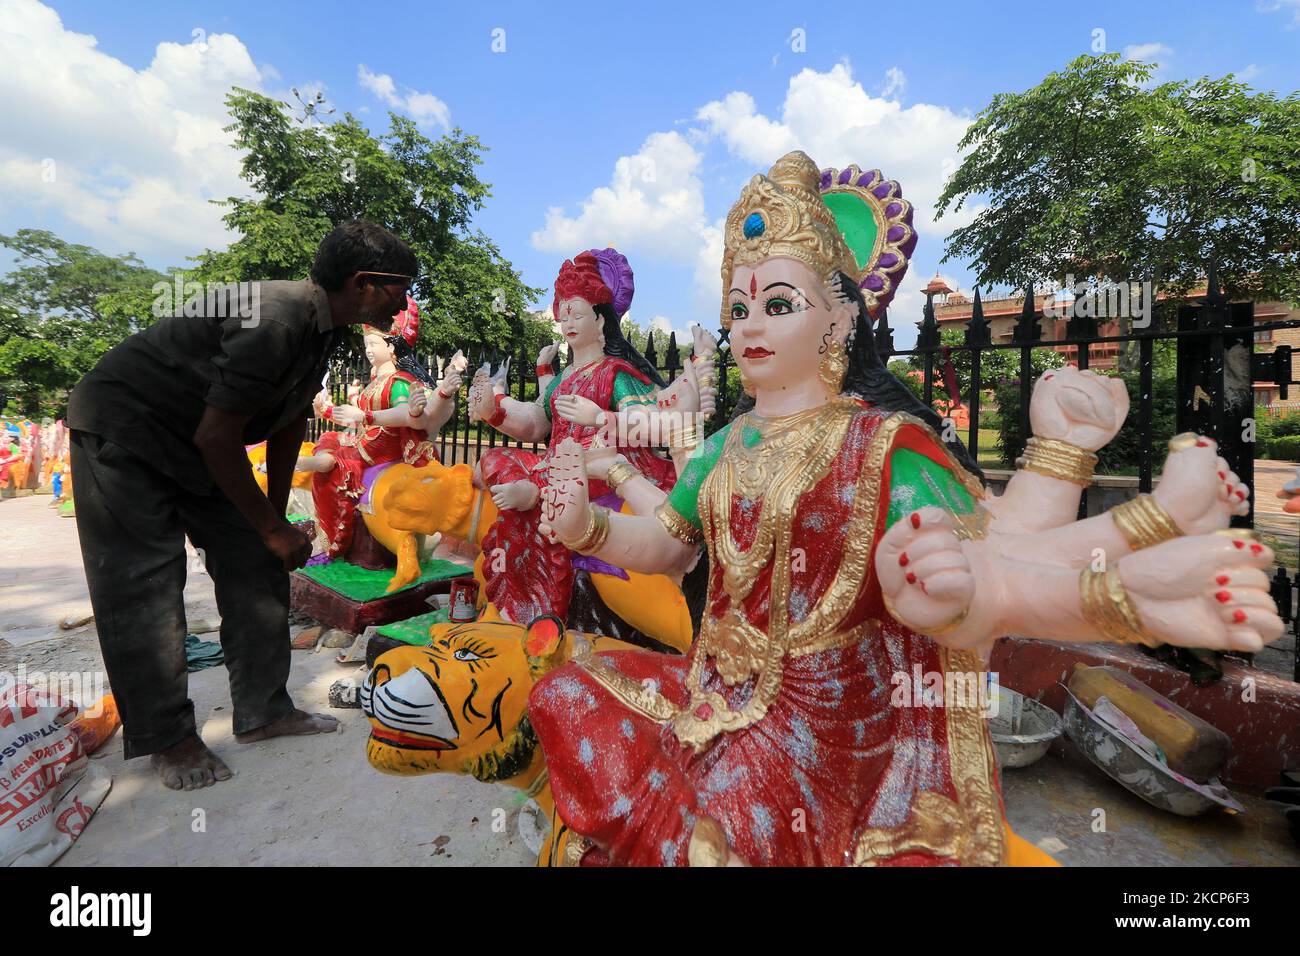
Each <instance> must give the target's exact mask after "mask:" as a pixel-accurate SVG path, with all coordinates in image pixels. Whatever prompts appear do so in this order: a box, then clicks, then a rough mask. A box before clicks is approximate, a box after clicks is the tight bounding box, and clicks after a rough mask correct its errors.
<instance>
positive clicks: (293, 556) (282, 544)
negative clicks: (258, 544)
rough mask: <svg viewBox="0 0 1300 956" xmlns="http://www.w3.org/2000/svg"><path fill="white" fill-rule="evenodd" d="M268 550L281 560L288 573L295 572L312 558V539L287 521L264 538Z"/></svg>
mask: <svg viewBox="0 0 1300 956" xmlns="http://www.w3.org/2000/svg"><path fill="white" fill-rule="evenodd" d="M262 541H263V543H265V544H266V549H267V550H268V551H270V552H271V553H272V554H274V555H275V556H276V557H277V558H279V559H280V563H281V564H283V565H284V569H285V570H286V571H294V570H296V569H298V568H300V567H302V566H303V565H304V564H306V563H307V561H308V560H309V559H310V558H311V538H309V537H307V536H306V535H305V534H303V533H302V532H301V531H299V530H298V529H297V528H295V527H294V526H293V525H291V524H289V522H287V521H282V522H281V523H280V524H278V525H276V526H275V527H273V528H272V529H271V530H270V531H269V532H267V533H266V534H265V535H263V537H262Z"/></svg>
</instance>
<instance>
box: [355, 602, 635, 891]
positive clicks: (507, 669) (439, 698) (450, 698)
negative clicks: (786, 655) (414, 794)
mask: <svg viewBox="0 0 1300 956" xmlns="http://www.w3.org/2000/svg"><path fill="white" fill-rule="evenodd" d="M429 634H430V637H431V640H430V642H429V644H428V645H427V646H424V647H415V646H406V647H397V648H394V649H392V650H389V651H385V652H384V653H383V654H381V655H379V657H377V658H376V659H375V663H374V666H373V667H372V668H371V669H370V672H369V674H367V675H366V679H365V681H364V682H363V683H362V686H361V688H360V693H359V697H360V701H361V709H362V712H363V713H364V714H365V715H366V717H367V718H368V719H369V720H370V737H369V739H368V740H367V742H366V759H367V760H369V762H370V765H371V766H372V767H374V768H375V769H376V770H380V771H382V772H384V773H391V774H397V775H401V776H414V775H418V774H426V773H462V774H468V775H469V776H471V777H474V778H475V779H476V780H481V781H483V782H485V783H504V784H506V785H507V786H511V787H514V788H516V789H518V790H521V791H523V793H524V794H525V795H526V796H528V797H530V798H532V799H533V800H534V801H536V803H537V806H538V807H539V809H540V811H541V814H542V816H543V817H545V818H546V819H549V821H550V830H549V832H548V833H547V835H546V837H545V839H544V840H543V841H542V845H541V849H540V851H539V853H538V857H537V865H538V866H575V865H577V863H578V861H579V860H581V859H582V855H583V853H585V852H586V850H587V846H588V844H587V841H586V840H585V838H583V837H581V836H578V835H577V834H574V833H572V832H571V831H570V830H569V828H568V827H567V826H566V825H565V824H564V821H563V820H561V819H560V818H559V815H558V814H557V813H556V812H555V801H554V800H553V799H552V798H551V786H550V781H549V778H548V777H547V773H546V759H545V757H544V756H543V754H542V750H541V747H540V746H539V745H538V741H537V735H536V734H535V733H534V732H533V727H532V724H530V723H529V722H528V695H529V693H530V692H531V691H532V689H533V685H534V684H535V683H536V682H537V681H538V680H539V679H540V678H541V677H542V675H544V674H545V673H547V672H548V671H549V670H551V669H552V668H554V667H558V666H559V665H560V664H562V663H564V662H565V661H567V660H570V659H573V658H580V657H582V656H584V655H588V654H592V653H594V652H597V651H616V650H634V649H635V648H633V646H632V645H631V644H626V643H624V642H622V641H617V640H614V639H613V638H608V637H598V636H596V635H591V634H581V633H578V632H575V631H566V630H565V628H564V625H563V623H562V622H561V621H560V620H559V618H556V617H554V616H551V615H545V616H543V617H539V618H538V619H536V620H535V621H533V622H532V623H531V624H530V625H528V626H527V627H524V626H522V625H519V624H511V623H508V622H505V621H475V622H472V623H468V624H435V625H433V626H432V627H431V628H430V629H429Z"/></svg>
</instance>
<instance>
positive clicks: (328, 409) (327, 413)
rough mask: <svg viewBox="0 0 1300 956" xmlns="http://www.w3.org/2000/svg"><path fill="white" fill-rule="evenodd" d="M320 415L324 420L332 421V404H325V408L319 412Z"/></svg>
mask: <svg viewBox="0 0 1300 956" xmlns="http://www.w3.org/2000/svg"><path fill="white" fill-rule="evenodd" d="M320 417H321V418H323V419H324V420H325V421H327V422H332V421H334V406H333V405H326V406H325V410H324V411H323V412H321V413H320Z"/></svg>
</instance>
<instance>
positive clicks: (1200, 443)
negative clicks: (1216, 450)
mask: <svg viewBox="0 0 1300 956" xmlns="http://www.w3.org/2000/svg"><path fill="white" fill-rule="evenodd" d="M1196 447H1197V448H1209V447H1210V443H1209V442H1208V441H1201V440H1200V439H1199V438H1198V439H1196Z"/></svg>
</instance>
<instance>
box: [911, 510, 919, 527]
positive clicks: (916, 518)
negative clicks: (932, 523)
mask: <svg viewBox="0 0 1300 956" xmlns="http://www.w3.org/2000/svg"><path fill="white" fill-rule="evenodd" d="M912 527H913V528H919V527H921V516H920V515H919V514H918V513H917V512H915V511H913V512H912Z"/></svg>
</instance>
